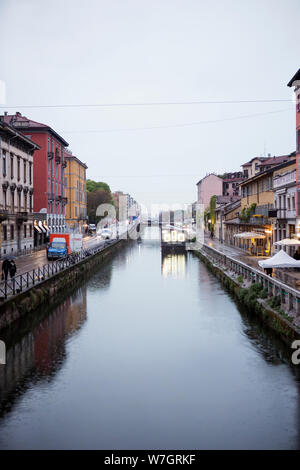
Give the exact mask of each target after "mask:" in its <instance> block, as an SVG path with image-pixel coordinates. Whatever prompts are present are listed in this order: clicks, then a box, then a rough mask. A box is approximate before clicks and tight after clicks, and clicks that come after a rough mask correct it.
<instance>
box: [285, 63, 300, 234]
mask: <svg viewBox="0 0 300 470" xmlns="http://www.w3.org/2000/svg"><path fill="white" fill-rule="evenodd" d="M288 86H289V87H294V91H295V95H296V168H297V170H296V191H297V193H296V194H297V196H296V197H297V199H296V200H297V203H296V233H297V234H299V235H300V175H299V170H300V168H299V157H300V69H299V70H298V72H296V73H295V75H294V76H293V78H292V79H291V80H290V81H289V83H288Z"/></svg>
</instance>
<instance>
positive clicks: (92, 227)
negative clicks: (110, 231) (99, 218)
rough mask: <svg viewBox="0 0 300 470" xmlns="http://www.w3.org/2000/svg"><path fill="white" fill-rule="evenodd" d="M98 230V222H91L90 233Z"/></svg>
mask: <svg viewBox="0 0 300 470" xmlns="http://www.w3.org/2000/svg"><path fill="white" fill-rule="evenodd" d="M96 230H97V227H96V224H89V226H88V231H89V232H90V233H94V232H96Z"/></svg>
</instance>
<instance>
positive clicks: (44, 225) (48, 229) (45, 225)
mask: <svg viewBox="0 0 300 470" xmlns="http://www.w3.org/2000/svg"><path fill="white" fill-rule="evenodd" d="M43 227H44V228H45V229H46V230H47V232H50V228H49V227H48V225H47V224H46V223H45V222H44V224H43Z"/></svg>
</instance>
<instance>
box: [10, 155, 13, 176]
mask: <svg viewBox="0 0 300 470" xmlns="http://www.w3.org/2000/svg"><path fill="white" fill-rule="evenodd" d="M10 177H11V179H13V177H14V156H13V154H12V153H11V154H10Z"/></svg>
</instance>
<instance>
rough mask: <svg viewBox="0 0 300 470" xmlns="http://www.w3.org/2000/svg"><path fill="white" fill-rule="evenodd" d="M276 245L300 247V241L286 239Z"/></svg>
mask: <svg viewBox="0 0 300 470" xmlns="http://www.w3.org/2000/svg"><path fill="white" fill-rule="evenodd" d="M274 245H279V246H300V240H297V239H296V238H284V239H283V240H279V241H278V242H275V243H274Z"/></svg>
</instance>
